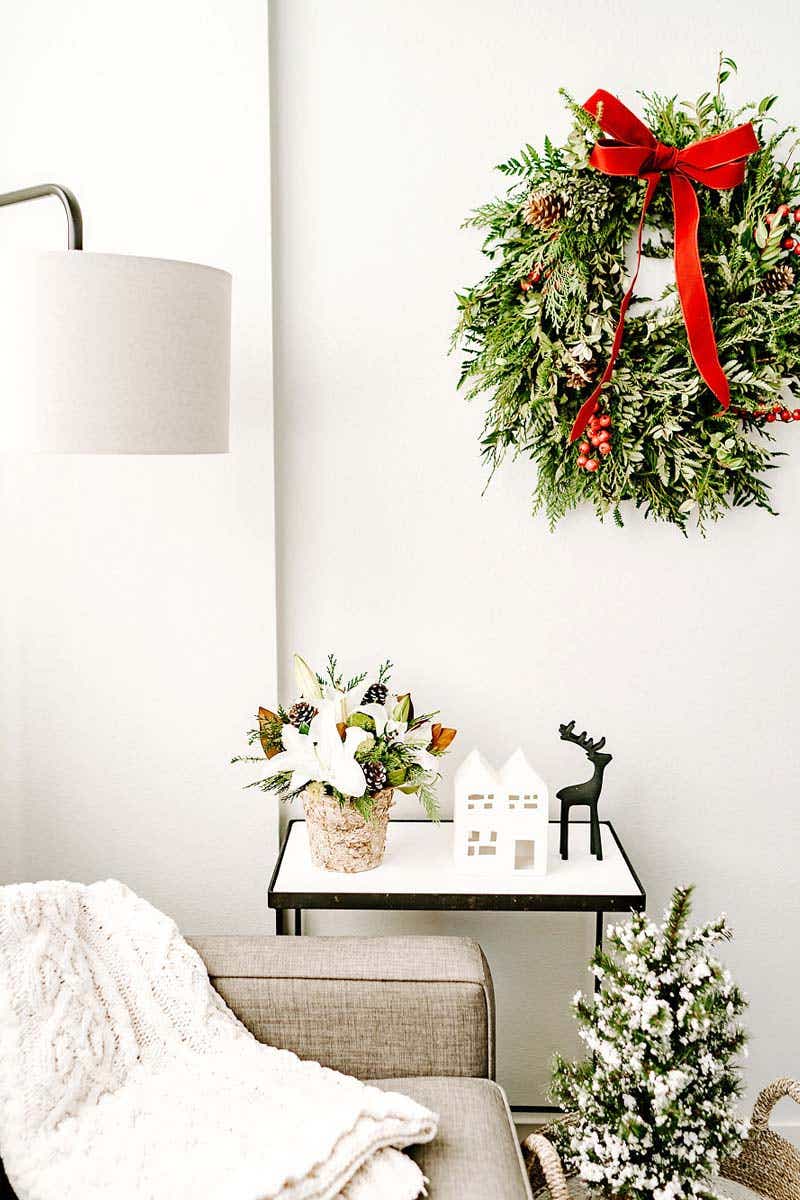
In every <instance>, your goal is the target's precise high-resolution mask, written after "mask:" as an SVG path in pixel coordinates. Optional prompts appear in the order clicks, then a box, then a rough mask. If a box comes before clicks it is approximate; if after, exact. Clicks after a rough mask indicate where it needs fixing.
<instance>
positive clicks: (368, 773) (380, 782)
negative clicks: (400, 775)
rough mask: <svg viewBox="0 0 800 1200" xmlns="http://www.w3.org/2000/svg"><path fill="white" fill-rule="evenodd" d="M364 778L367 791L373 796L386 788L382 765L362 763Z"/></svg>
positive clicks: (384, 770)
mask: <svg viewBox="0 0 800 1200" xmlns="http://www.w3.org/2000/svg"><path fill="white" fill-rule="evenodd" d="M364 778H365V779H366V781H367V791H368V792H369V793H370V795H371V796H374V795H375V794H376V792H381V791H383V789H384V788H385V787H386V767H385V766H384V765H383V763H364Z"/></svg>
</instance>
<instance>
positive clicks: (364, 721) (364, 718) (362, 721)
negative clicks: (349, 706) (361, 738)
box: [347, 712, 375, 733]
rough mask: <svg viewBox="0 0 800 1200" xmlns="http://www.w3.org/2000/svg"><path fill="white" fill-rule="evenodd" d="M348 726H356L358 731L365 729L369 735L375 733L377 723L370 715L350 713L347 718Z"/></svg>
mask: <svg viewBox="0 0 800 1200" xmlns="http://www.w3.org/2000/svg"><path fill="white" fill-rule="evenodd" d="M347 724H348V725H350V726H355V728H356V729H365V730H366V731H367V733H374V732H375V722H374V720H373V718H372V717H371V716H370V715H369V713H365V712H354V713H350V716H349V717H348V718H347Z"/></svg>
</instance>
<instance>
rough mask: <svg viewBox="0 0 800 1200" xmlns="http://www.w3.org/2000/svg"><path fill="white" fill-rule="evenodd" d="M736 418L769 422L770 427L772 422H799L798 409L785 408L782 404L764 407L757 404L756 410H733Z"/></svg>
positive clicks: (799, 412)
mask: <svg viewBox="0 0 800 1200" xmlns="http://www.w3.org/2000/svg"><path fill="white" fill-rule="evenodd" d="M733 412H734V414H735V415H736V416H737V417H744V418H745V419H746V420H751V421H758V420H761V421H769V423H770V425H771V424H772V423H773V422H774V421H800V408H786V407H785V405H783V404H773V405H772V406H770V405H764V404H759V406H758V408H754V409H752V410H751V409H747V408H735V409H734V410H733Z"/></svg>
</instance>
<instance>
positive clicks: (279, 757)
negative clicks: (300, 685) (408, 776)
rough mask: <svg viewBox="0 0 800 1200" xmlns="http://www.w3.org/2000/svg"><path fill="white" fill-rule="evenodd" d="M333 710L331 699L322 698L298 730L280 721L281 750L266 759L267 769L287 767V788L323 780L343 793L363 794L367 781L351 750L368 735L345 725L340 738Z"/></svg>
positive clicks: (353, 751)
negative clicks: (305, 728)
mask: <svg viewBox="0 0 800 1200" xmlns="http://www.w3.org/2000/svg"><path fill="white" fill-rule="evenodd" d="M336 720H337V712H336V707H335V704H334V702H333V701H331V700H323V701H322V702H321V704H320V708H319V712H318V713H317V715H316V716H315V717H314V719H313V721H312V722H311V724H310V725H309V728H308V733H301V732H300V730H299V729H296V728H295V727H294V725H288V724H287V725H284V727H283V731H282V734H281V740H282V742H283V750H282V751H281V752H280V753H279V754H276V755H275V756H274V757H273V758H271V759H270V760H269V765H270V771H271V772H272V773H273V774H276V775H277V774H278V773H279V772H281V771H291V773H292V780H291V784H290V791H293V792H294V791H297V790H298V789H299V788H302V787H305V785H306V784H307V783H312V782H316V783H326V784H328V785H329V786H330V787H333V788H336V790H337V792H341V794H342V795H343V796H354V797H358V796H363V795H364V793H365V792H366V790H367V781H366V779H365V777H364V772H363V770H362V769H361V765H360V763H358V762H356V759H355V752H356V750H357V749H358V747H359V746H360V745H361V743H362V742H363V741H364V740H365V738H366V737H367V736H368V735H367V734H366V733H365V731H364V730H363V729H354V728H351V729H348V730H347V731H346V733H345V738H344V741H342V739H341V737H340V735H339V730H338V729H337V728H336Z"/></svg>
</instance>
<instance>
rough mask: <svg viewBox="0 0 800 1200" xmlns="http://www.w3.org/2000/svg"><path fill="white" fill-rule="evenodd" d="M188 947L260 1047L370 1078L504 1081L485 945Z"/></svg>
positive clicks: (319, 940) (198, 943)
mask: <svg viewBox="0 0 800 1200" xmlns="http://www.w3.org/2000/svg"><path fill="white" fill-rule="evenodd" d="M189 942H190V944H191V945H192V946H194V948H195V950H197V952H198V954H199V955H200V957H201V958H202V959H203V961H204V963H205V965H206V968H207V970H208V973H209V976H210V978H211V982H212V984H213V985H214V987H215V988H216V990H217V991H218V992H219V994H220V995H221V996H222V998H223V1000H224V1001H225V1003H226V1004H227V1005H228V1006H229V1008H231V1009H232V1010H233V1012H234V1013H235V1014H236V1016H237V1017H238V1018H239V1019H240V1020H241V1021H242V1023H243V1024H244V1025H246V1026H247V1028H248V1029H249V1030H250V1032H251V1033H253V1034H254V1035H255V1037H257V1038H258V1039H259V1041H262V1042H267V1043H268V1044H269V1045H271V1046H278V1047H280V1048H281V1049H286V1050H293V1051H294V1052H295V1053H296V1054H298V1055H299V1056H300V1057H301V1058H310V1059H314V1060H315V1061H316V1062H320V1063H322V1064H323V1065H324V1066H328V1067H333V1068H334V1069H335V1070H337V1071H344V1072H346V1073H347V1074H350V1075H356V1076H357V1077H358V1078H360V1079H383V1078H391V1077H394V1076H401V1075H450V1076H453V1075H457V1076H472V1077H477V1078H490V1079H491V1078H494V1068H495V1041H494V1038H495V1030H494V994H493V989H492V978H491V975H490V973H489V967H488V964H487V962H486V959H485V958H484V956H483V952H482V950H481V948H480V946H479V945H478V944H477V942H473V941H470V940H469V939H467V938H454V937H386V938H355V937H341V938H339V937H302V938H292V937H271V936H266V937H198V938H190V939H189Z"/></svg>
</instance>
